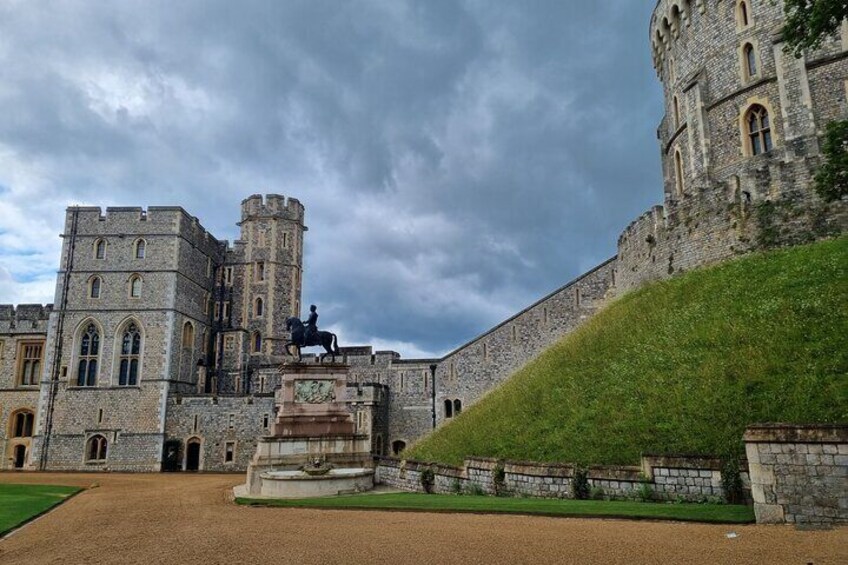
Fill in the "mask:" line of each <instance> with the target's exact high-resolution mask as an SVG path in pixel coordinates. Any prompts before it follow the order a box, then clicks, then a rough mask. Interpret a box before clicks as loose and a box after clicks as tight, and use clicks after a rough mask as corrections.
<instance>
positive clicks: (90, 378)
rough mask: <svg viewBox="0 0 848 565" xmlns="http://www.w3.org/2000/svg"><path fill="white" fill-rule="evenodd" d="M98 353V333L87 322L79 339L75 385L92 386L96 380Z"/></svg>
mask: <svg viewBox="0 0 848 565" xmlns="http://www.w3.org/2000/svg"><path fill="white" fill-rule="evenodd" d="M99 355H100V333H99V332H98V331H97V326H95V325H94V324H93V323H90V324H88V326H86V328H85V333H83V334H82V337H81V339H80V348H79V361H78V364H77V386H94V385H95V384H96V382H97V360H98V358H99Z"/></svg>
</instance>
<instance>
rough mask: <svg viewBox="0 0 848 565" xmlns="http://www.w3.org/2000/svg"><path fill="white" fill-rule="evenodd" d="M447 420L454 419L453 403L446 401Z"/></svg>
mask: <svg viewBox="0 0 848 565" xmlns="http://www.w3.org/2000/svg"><path fill="white" fill-rule="evenodd" d="M445 418H453V401H452V400H450V399H449V398H448V399H445Z"/></svg>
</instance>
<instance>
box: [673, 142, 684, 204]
mask: <svg viewBox="0 0 848 565" xmlns="http://www.w3.org/2000/svg"><path fill="white" fill-rule="evenodd" d="M674 188H675V190H676V191H677V196H683V157H681V155H680V151H675V152H674Z"/></svg>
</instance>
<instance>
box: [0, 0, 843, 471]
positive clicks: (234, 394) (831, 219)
mask: <svg viewBox="0 0 848 565" xmlns="http://www.w3.org/2000/svg"><path fill="white" fill-rule="evenodd" d="M782 24H783V13H782V7H781V5H780V3H772V2H769V1H768V0H659V2H658V3H657V6H656V8H655V9H654V12H653V15H652V18H651V22H650V26H649V27H650V31H649V33H650V45H651V50H652V54H653V61H654V65H655V69H656V71H657V74H658V76H659V78H660V80H661V82H662V84H663V88H664V94H665V115H664V117H663V119H662V121H661V122H660V125H659V128H658V131H657V133H658V139H659V146H660V151H661V155H662V166H663V172H664V191H663V192H664V198H663V200H664V204H663V205H662V206H655V207H653V208H652V209H651V210H649V211H648V212H646V213H645V214H643V215H642V216H640V217H639V218H637V219H636V220H634V221H633V222H632V223H631V224H630V225H629V226H627V227H626V228H625V230H624V231H623V233H622V234H621V236H620V237H619V240H618V250H617V254H616V255H615V256H614V257H612V258H610V259H608V260H607V261H605V262H603V263H602V264H600V265H598V266H597V267H595V268H594V269H592V270H591V271H589V272H587V273H585V274H583V275H580V276H579V277H577V278H576V279H574V280H573V281H570V282H568V283H567V284H565V285H564V286H562V287H561V288H559V289H558V290H556V291H554V292H553V293H551V294H550V295H548V296H545V297H543V298H541V299H540V300H539V301H537V302H536V303H534V304H532V305H530V306H529V307H527V308H526V309H525V310H523V311H521V312H518V313H517V314H515V315H514V316H513V317H511V318H510V319H508V320H506V321H504V322H503V323H501V324H499V325H498V326H496V327H494V328H491V329H489V330H487V331H486V332H484V333H482V334H481V335H480V336H478V337H477V338H475V339H473V340H471V341H470V342H469V343H466V344H464V345H462V346H460V347H458V348H457V349H456V350H454V351H452V352H450V353H448V354H447V355H445V356H444V357H441V358H438V359H402V358H400V356H399V355H398V354H397V353H394V352H391V351H372V349H371V347H368V346H362V347H348V348H342V359H341V361H342V362H343V363H345V364H347V365H349V367H350V371H349V375H350V377H349V382H348V384H347V398H346V400H347V405H348V407H349V410H351V411H352V412H354V421H355V422H356V427H357V432H359V433H365V434H368V435H369V436H370V441H371V449H372V452H373V453H374V454H375V455H388V454H396V453H399V452H400V451H402V450H403V449H404V448H405V447H406V446H407V445H409V444H410V443H411V442H413V441H415V440H416V439H418V438H420V437H422V436H423V435H425V434H427V433H428V432H430V431H431V430H432V429H433V428H434V427H436V426H439V425H441V424H443V423H444V422H446V421H448V420H450V419H451V418H453V417H455V416H456V415H457V414H458V413H460V412H461V411H462V410H463V409H464V408H466V407H467V406H469V405H472V404H473V403H474V402H475V401H476V400H478V399H479V398H480V397H481V396H482V395H484V394H485V393H486V392H487V391H489V390H491V389H492V388H493V387H495V386H497V385H498V384H499V383H500V382H502V381H503V380H504V379H506V378H508V377H509V376H510V375H511V374H512V373H513V372H515V371H516V370H517V369H519V368H520V367H521V366H523V365H524V364H525V363H527V362H528V361H529V360H530V359H532V358H533V357H535V356H536V355H538V354H539V353H540V352H541V351H543V350H544V349H545V348H547V347H548V346H550V345H551V344H553V343H554V342H555V341H557V340H559V339H560V338H562V337H563V336H564V335H566V334H567V333H569V332H571V331H572V330H573V329H574V328H575V327H577V326H578V325H579V324H580V323H581V322H582V321H583V320H585V319H587V318H588V317H590V316H592V314H593V313H594V312H595V311H596V310H597V309H598V308H600V307H602V306H603V304H604V303H605V302H607V301H609V300H612V299H614V298H615V296H617V295H620V294H621V293H623V292H626V291H628V290H631V289H634V288H636V287H638V286H640V285H642V284H644V283H646V282H649V281H653V280H658V279H662V278H665V277H670V276H674V275H676V274H678V273H681V272H684V271H688V270H690V269H693V268H697V267H700V266H704V265H708V264H712V263H716V262H719V261H723V260H727V259H731V258H733V257H735V256H738V255H740V254H744V253H747V252H750V251H754V250H759V249H766V248H770V247H775V246H782V245H792V244H798V243H803V242H807V241H813V240H815V239H820V238H824V237H833V236H836V235H839V234H841V233H844V231H845V228H846V226H848V206H846V202H845V201H844V200H843V201H837V202H834V203H826V202H824V201H822V200H821V199H820V198H819V197H818V196H817V195H816V194H815V192H814V191H813V190H812V177H813V175H814V174H815V171H816V170H817V168H818V166H819V165H820V163H821V156H820V149H819V146H820V142H821V137H822V135H823V132H824V128H825V126H826V124H827V123H828V122H830V121H833V120H837V119H845V118H846V117H848V102H846V97H847V96H848V28H846V27H843V32H842V34H841V36H839V37H834V38H831V39H829V40H828V41H826V42H825V43H824V44H823V45H822V46H821V47H820V48H818V49H816V50H815V51H811V52H808V53H806V54H805V55H804V56H803V57H800V58H796V57H794V56H793V55H791V54H787V53H786V52H785V50H784V44H783V42H782V40H781V38H780V35H779V33H778V32H779V30H780V28H781V26H782ZM240 212H241V217H240V223H239V226H240V228H241V235H240V238H239V240H237V241H235V242H233V243H232V244H230V243H228V242H226V241H221V240H218V239H217V238H215V237H214V236H213V235H212V234H210V233H209V232H208V231H206V230H205V229H204V228H203V226H202V225H201V224H200V222H199V221H198V219H197V218H195V217H193V216H192V215H190V214H189V213H187V212H186V211H185V210H183V209H182V208H179V207H149V208H147V209H142V208H107V209H106V210H105V211H103V210H101V209H100V208H96V207H95V208H91V207H72V208H69V209H68V210H67V215H66V219H65V225H64V229H63V233H62V240H63V247H62V253H61V260H60V261H61V263H60V265H59V273H58V276H57V282H56V294H55V303H54V304H53V305H46V306H42V305H18V306H17V307H13V306H10V305H3V306H0V469H10V468H16V469H29V470H35V469H47V470H112V471H160V470H173V471H176V470H206V471H244V470H245V469H246V467H247V463H248V461H249V460H250V458H251V456H252V455H253V453H254V451H255V448H256V440H257V438H259V437H261V436H263V435H266V434H269V433H270V426H271V424H272V423H273V421H274V418H275V414H274V390H275V389H276V388H277V387H278V386H279V385H280V374H279V368H280V365H281V364H282V363H283V362H284V361H286V360H287V359H290V358H287V357H286V354H285V351H284V349H283V344H284V343H285V341H286V340H287V339H288V337H289V336H288V333H287V332H286V330H285V325H284V324H285V319H286V318H287V317H289V316H299V315H300V312H301V303H300V300H301V282H302V273H303V240H304V234H305V232H306V227H305V225H304V207H303V205H302V204H301V203H300V202H299V201H298V200H296V199H294V198H284V197H282V196H278V195H274V194H269V195H265V196H264V197H263V196H261V195H253V196H250V197H248V198H247V199H245V200H244V201H243V202H242V205H241V211H240ZM319 276H320V274H319ZM304 361H305V362H308V363H316V362H318V360H317V359H316V358H314V357H305V358H304Z"/></svg>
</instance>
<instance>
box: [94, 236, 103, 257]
mask: <svg viewBox="0 0 848 565" xmlns="http://www.w3.org/2000/svg"><path fill="white" fill-rule="evenodd" d="M94 258H95V259H105V258H106V241H105V240H103V239H98V240H97V241H95V242H94Z"/></svg>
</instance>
